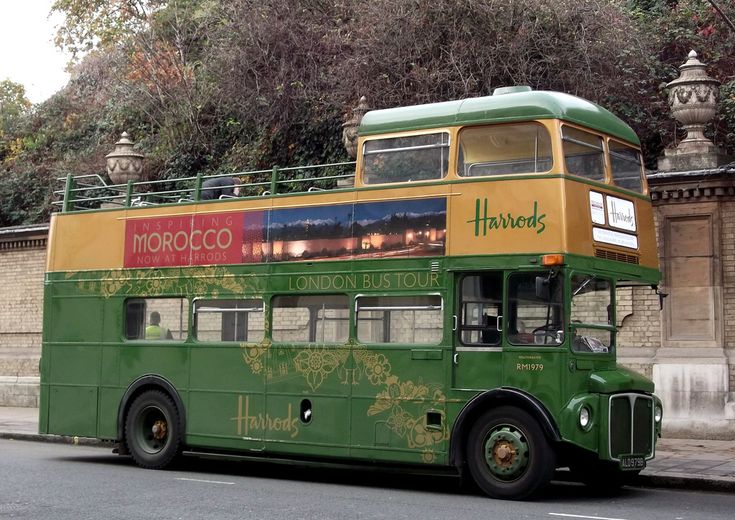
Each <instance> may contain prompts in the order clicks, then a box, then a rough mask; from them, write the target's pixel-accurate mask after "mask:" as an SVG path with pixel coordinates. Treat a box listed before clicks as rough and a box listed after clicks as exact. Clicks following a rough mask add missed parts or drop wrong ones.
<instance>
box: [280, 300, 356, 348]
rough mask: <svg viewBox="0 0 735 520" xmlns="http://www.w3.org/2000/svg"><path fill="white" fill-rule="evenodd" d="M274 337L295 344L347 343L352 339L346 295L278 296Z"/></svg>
mask: <svg viewBox="0 0 735 520" xmlns="http://www.w3.org/2000/svg"><path fill="white" fill-rule="evenodd" d="M271 306H272V308H273V324H272V337H273V340H274V341H283V342H295V343H344V342H346V341H347V338H348V337H349V323H350V309H349V299H348V298H347V296H346V295H342V294H326V295H318V296H274V297H273V299H272V300H271Z"/></svg>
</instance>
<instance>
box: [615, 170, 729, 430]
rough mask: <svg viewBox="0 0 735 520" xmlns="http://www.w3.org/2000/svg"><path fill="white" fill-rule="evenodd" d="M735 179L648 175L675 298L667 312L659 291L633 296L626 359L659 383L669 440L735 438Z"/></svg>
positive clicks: (667, 289) (666, 285)
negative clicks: (659, 297)
mask: <svg viewBox="0 0 735 520" xmlns="http://www.w3.org/2000/svg"><path fill="white" fill-rule="evenodd" d="M732 174H735V168H733V167H732V166H729V165H727V166H725V167H721V168H716V169H711V170H697V171H692V172H672V173H659V174H654V175H652V176H649V185H650V191H651V197H652V200H653V204H654V212H655V217H656V228H657V236H658V243H659V258H660V261H661V270H662V273H663V279H662V283H661V290H662V291H663V292H664V293H668V296H667V297H666V298H665V300H664V306H663V310H662V311H660V310H659V307H660V305H659V300H658V297H657V295H656V294H655V293H654V292H653V291H651V290H650V289H648V288H644V287H641V288H635V289H633V292H632V294H631V295H630V297H631V298H632V307H631V308H630V314H629V315H628V316H626V317H625V318H624V319H623V323H622V325H623V326H622V328H621V329H620V335H619V345H620V348H619V355H618V359H619V361H620V362H621V363H622V364H625V365H627V366H629V367H631V368H632V369H634V370H637V371H638V372H641V373H643V374H645V375H647V376H648V377H650V378H652V379H653V380H654V382H655V383H656V393H657V394H658V395H659V397H661V398H662V400H663V401H664V406H665V419H664V435H667V436H676V437H700V438H715V439H718V438H719V439H734V438H735V392H733V389H735V241H734V239H735V176H733V175H732ZM628 297H629V295H621V296H620V300H621V302H625V305H626V306H627V305H629V303H628V302H627V298H628Z"/></svg>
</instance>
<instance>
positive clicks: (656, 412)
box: [653, 404, 664, 424]
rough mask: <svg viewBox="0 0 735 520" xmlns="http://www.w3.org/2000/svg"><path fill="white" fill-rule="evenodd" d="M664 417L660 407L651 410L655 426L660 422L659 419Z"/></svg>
mask: <svg viewBox="0 0 735 520" xmlns="http://www.w3.org/2000/svg"><path fill="white" fill-rule="evenodd" d="M663 416H664V411H663V409H662V408H661V406H660V405H658V404H657V405H656V408H654V409H653V420H654V421H656V424H658V423H660V422H661V419H662V418H663Z"/></svg>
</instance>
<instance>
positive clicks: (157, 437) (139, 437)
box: [125, 390, 182, 469]
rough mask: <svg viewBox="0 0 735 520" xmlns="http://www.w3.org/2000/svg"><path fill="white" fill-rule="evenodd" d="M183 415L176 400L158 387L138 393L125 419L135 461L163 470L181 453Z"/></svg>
mask: <svg viewBox="0 0 735 520" xmlns="http://www.w3.org/2000/svg"><path fill="white" fill-rule="evenodd" d="M181 439H182V426H181V416H180V414H179V411H178V409H177V408H176V405H175V404H174V402H173V400H172V399H171V398H170V397H169V396H168V395H166V394H165V393H163V392H161V391H158V390H149V391H147V392H144V393H142V394H141V395H139V396H138V397H137V398H136V399H135V401H133V404H132V405H131V406H130V409H129V410H128V414H127V416H126V418H125V442H126V443H127V446H128V451H129V452H130V455H132V456H133V460H135V462H136V464H138V465H139V466H141V467H143V468H149V469H162V468H164V467H166V466H168V465H169V464H170V463H171V462H172V461H173V460H174V459H175V458H176V457H177V456H178V455H179V453H180V452H181Z"/></svg>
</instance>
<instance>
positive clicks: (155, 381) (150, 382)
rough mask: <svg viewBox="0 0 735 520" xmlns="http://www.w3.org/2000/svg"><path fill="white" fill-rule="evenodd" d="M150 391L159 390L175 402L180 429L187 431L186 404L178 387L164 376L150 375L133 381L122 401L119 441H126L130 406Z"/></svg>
mask: <svg viewBox="0 0 735 520" xmlns="http://www.w3.org/2000/svg"><path fill="white" fill-rule="evenodd" d="M149 390H158V391H160V392H163V393H164V394H165V395H167V396H168V397H169V398H170V399H171V400H172V401H173V403H174V405H175V406H176V408H177V410H178V415H179V427H180V428H181V431H182V432H185V431H186V409H185V408H184V402H183V401H182V400H181V396H180V395H179V393H178V391H177V390H176V387H175V386H174V385H173V384H172V383H171V382H170V381H169V380H168V379H166V378H164V377H162V376H159V375H156V374H148V375H145V376H142V377H140V378H138V379H136V380H135V381H133V382H132V383H131V384H130V386H128V388H127V390H125V393H124V394H123V397H122V399H121V400H120V405H119V407H118V411H117V440H118V441H123V440H124V439H125V419H126V418H127V415H128V411H129V410H130V406H131V405H132V404H133V402H134V401H135V400H136V399H137V398H138V396H140V395H141V394H143V393H145V392H147V391H149Z"/></svg>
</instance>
